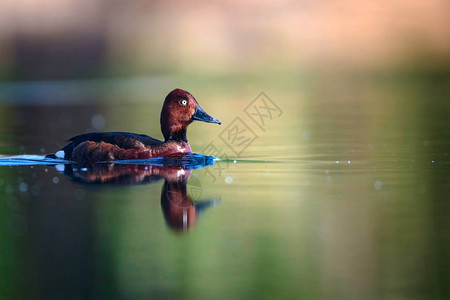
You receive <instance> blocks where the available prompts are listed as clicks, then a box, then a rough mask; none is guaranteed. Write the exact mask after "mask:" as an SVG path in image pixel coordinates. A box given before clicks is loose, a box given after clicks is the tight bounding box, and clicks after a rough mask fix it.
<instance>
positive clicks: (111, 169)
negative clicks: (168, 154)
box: [59, 163, 220, 232]
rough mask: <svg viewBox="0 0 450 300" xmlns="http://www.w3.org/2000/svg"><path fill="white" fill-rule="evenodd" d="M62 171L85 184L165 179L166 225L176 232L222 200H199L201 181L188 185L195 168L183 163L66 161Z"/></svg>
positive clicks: (163, 199) (132, 183)
mask: <svg viewBox="0 0 450 300" xmlns="http://www.w3.org/2000/svg"><path fill="white" fill-rule="evenodd" d="M62 166H64V169H63V168H62ZM59 170H60V171H62V172H64V174H65V175H68V176H70V177H71V178H72V179H73V180H74V181H77V182H80V183H83V184H105V185H107V184H114V185H134V184H147V183H152V182H156V181H159V180H161V179H164V184H163V187H162V190H161V208H162V211H163V214H164V218H165V220H166V223H167V225H169V227H170V228H171V229H173V230H174V231H177V232H182V231H187V230H188V229H190V228H192V227H193V226H194V225H195V224H196V222H197V218H198V217H199V215H200V214H201V213H203V212H204V211H205V210H206V209H207V208H209V207H211V206H216V205H218V204H219V203H220V197H217V198H212V199H207V200H201V201H198V200H199V199H198V198H199V196H200V195H201V191H202V190H201V186H200V181H199V180H198V179H197V180H196V178H193V179H191V182H192V183H191V184H188V181H189V178H190V176H191V174H192V170H191V169H189V168H187V167H186V166H184V165H182V164H174V165H168V166H155V165H138V164H116V163H101V164H90V165H84V164H67V165H60V168H59ZM188 190H189V192H190V194H191V195H189V193H188Z"/></svg>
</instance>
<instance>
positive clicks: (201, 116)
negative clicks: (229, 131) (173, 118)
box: [192, 105, 222, 125]
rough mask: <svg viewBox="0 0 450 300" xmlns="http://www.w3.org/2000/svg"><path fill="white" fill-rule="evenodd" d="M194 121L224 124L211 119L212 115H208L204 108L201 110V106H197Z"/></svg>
mask: <svg viewBox="0 0 450 300" xmlns="http://www.w3.org/2000/svg"><path fill="white" fill-rule="evenodd" d="M192 120H196V121H203V122H206V123H215V124H219V125H220V124H222V122H220V121H219V120H218V119H216V118H213V117H211V116H210V115H208V114H207V113H206V112H205V111H204V110H203V108H201V107H200V106H198V105H197V108H196V109H195V113H194V115H193V116H192Z"/></svg>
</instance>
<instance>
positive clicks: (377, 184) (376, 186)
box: [373, 180, 383, 190]
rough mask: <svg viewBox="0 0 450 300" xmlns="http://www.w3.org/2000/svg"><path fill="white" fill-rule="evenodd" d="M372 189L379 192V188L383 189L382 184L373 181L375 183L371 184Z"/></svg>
mask: <svg viewBox="0 0 450 300" xmlns="http://www.w3.org/2000/svg"><path fill="white" fill-rule="evenodd" d="M373 187H374V188H375V189H376V190H381V188H382V187H383V183H382V182H381V181H380V180H377V181H375V183H374V184H373Z"/></svg>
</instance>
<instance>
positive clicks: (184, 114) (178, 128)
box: [46, 88, 222, 163]
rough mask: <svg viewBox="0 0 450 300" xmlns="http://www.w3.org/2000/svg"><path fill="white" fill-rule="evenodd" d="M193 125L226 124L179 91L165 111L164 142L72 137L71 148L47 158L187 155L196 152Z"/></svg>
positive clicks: (126, 135) (124, 136)
mask: <svg viewBox="0 0 450 300" xmlns="http://www.w3.org/2000/svg"><path fill="white" fill-rule="evenodd" d="M193 121H202V122H206V123H214V124H219V125H220V124H222V123H221V122H220V121H219V120H218V119H216V118H213V117H212V116H210V115H209V114H207V113H206V112H205V111H204V110H203V108H201V106H200V105H199V104H198V102H197V100H196V99H195V98H194V96H192V95H191V94H190V93H189V92H187V91H185V90H182V89H179V88H177V89H174V90H173V91H171V92H170V93H169V94H168V95H167V97H166V98H165V100H164V104H163V107H162V109H161V117H160V125H161V132H162V134H163V136H164V141H161V140H158V139H155V138H152V137H150V136H148V135H145V134H137V133H130V132H90V133H85V134H81V135H77V136H74V137H72V138H71V139H69V140H68V142H69V144H67V145H66V146H64V147H63V148H62V149H60V150H59V151H57V152H56V153H52V154H49V155H47V156H46V158H57V159H64V160H70V161H74V162H85V163H94V162H100V161H115V160H130V159H149V158H154V157H165V156H176V155H184V154H187V153H191V152H192V149H191V146H190V145H189V142H188V140H187V137H186V132H187V128H188V126H189V125H190V124H191V123H192V122H193Z"/></svg>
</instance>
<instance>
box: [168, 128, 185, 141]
mask: <svg viewBox="0 0 450 300" xmlns="http://www.w3.org/2000/svg"><path fill="white" fill-rule="evenodd" d="M165 141H166V142H169V141H171V142H185V143H187V142H188V141H187V138H186V128H181V129H180V130H178V131H175V132H171V133H170V134H169V136H168V137H166V140H165Z"/></svg>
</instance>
